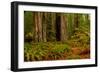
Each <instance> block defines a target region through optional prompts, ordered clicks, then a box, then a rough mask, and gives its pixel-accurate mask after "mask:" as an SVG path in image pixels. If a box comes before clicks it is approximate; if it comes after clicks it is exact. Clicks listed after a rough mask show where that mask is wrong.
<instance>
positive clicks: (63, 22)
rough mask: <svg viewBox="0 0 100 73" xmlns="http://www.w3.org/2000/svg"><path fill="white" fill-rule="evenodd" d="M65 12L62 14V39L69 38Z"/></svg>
mask: <svg viewBox="0 0 100 73" xmlns="http://www.w3.org/2000/svg"><path fill="white" fill-rule="evenodd" d="M65 18H66V17H65V16H64V14H61V41H66V40H67V35H66V34H67V32H66V31H67V30H66V20H65Z"/></svg>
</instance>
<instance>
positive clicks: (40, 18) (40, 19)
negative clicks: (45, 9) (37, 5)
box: [37, 12, 42, 42]
mask: <svg viewBox="0 0 100 73" xmlns="http://www.w3.org/2000/svg"><path fill="white" fill-rule="evenodd" d="M37 20H38V31H39V33H38V37H39V42H42V13H41V12H38V19H37Z"/></svg>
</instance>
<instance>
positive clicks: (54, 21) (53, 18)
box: [51, 13, 56, 41]
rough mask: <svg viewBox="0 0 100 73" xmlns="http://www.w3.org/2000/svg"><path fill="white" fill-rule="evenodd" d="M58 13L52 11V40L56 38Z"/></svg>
mask: <svg viewBox="0 0 100 73" xmlns="http://www.w3.org/2000/svg"><path fill="white" fill-rule="evenodd" d="M55 24H56V13H51V31H52V40H53V41H55V40H56V25H55Z"/></svg>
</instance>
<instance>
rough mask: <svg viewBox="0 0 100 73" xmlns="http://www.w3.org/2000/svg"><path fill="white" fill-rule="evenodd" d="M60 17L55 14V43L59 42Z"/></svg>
mask: <svg viewBox="0 0 100 73" xmlns="http://www.w3.org/2000/svg"><path fill="white" fill-rule="evenodd" d="M60 27H61V17H60V14H59V13H57V14H56V40H57V41H60V40H61V32H60V30H61V28H60Z"/></svg>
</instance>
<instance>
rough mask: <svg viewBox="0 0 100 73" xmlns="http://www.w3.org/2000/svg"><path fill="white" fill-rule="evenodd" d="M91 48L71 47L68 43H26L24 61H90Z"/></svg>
mask: <svg viewBox="0 0 100 73" xmlns="http://www.w3.org/2000/svg"><path fill="white" fill-rule="evenodd" d="M89 58H90V48H81V47H70V46H68V44H67V43H62V42H56V43H55V42H52V43H51V42H46V43H34V44H30V43H25V47H24V61H43V60H73V59H89Z"/></svg>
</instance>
